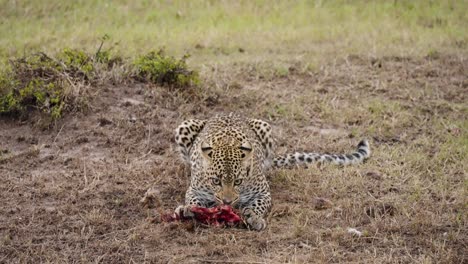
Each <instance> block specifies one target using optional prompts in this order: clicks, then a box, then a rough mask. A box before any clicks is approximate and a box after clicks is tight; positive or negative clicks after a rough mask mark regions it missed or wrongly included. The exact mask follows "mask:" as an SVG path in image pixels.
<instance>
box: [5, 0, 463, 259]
mask: <svg viewBox="0 0 468 264" xmlns="http://www.w3.org/2000/svg"><path fill="white" fill-rule="evenodd" d="M467 8H468V6H467V3H466V1H444V2H443V3H442V2H437V1H411V2H410V1H353V2H350V1H331V2H325V1H323V2H322V1H300V2H286V1H285V2H274V3H269V2H268V3H267V2H264V3H262V2H261V1H260V2H259V1H257V2H255V3H253V2H247V1H246V2H242V1H240V2H211V1H196V2H192V1H190V2H185V1H166V2H158V3H150V2H145V1H141V2H138V3H126V1H112V2H111V1H85V2H73V3H72V2H71V1H70V2H64V1H30V2H19V1H0V16H1V17H2V21H1V23H0V35H1V36H2V38H1V39H0V55H1V56H2V58H10V57H14V56H18V55H21V54H23V53H28V52H35V51H46V52H55V51H57V50H59V49H62V48H63V47H72V48H84V49H88V50H91V51H93V50H95V49H96V46H98V44H99V41H98V39H99V38H100V37H102V35H104V34H108V35H109V36H110V37H111V41H113V42H119V43H113V50H112V51H113V52H115V53H118V54H122V55H124V56H133V54H136V53H138V52H146V51H148V50H152V49H158V48H160V47H162V46H165V47H166V50H167V52H168V53H170V54H174V55H177V56H179V55H181V54H183V53H186V52H188V53H190V54H191V55H192V57H191V58H190V59H189V61H188V63H189V66H190V67H191V68H193V69H195V70H198V71H199V72H200V76H201V79H202V82H201V84H200V86H199V87H198V88H188V89H174V88H169V87H166V86H160V85H154V84H148V83H139V82H134V81H132V82H127V81H126V80H125V79H124V78H119V77H118V76H117V77H116V76H113V77H112V78H111V79H112V80H113V82H102V83H99V85H87V86H83V87H81V89H83V90H86V91H87V93H86V94H88V97H86V101H87V102H86V107H84V108H82V109H81V110H77V111H72V112H69V113H65V114H64V115H63V116H62V117H61V118H59V119H57V120H55V121H53V123H52V124H48V125H44V120H43V118H42V115H41V114H33V116H32V117H31V118H28V119H24V118H11V117H9V116H1V119H0V132H1V133H0V144H1V145H0V150H1V154H0V198H1V201H2V203H1V205H0V262H1V263H40V262H42V263H43V262H52V263H68V262H70V263H77V262H81V263H89V262H96V263H134V262H135V263H142V262H148V263H314V262H319V263H320V262H322V263H336V262H355V263H466V262H467V259H468V256H467V253H466V252H467V245H468V230H467V228H468V226H467V208H466V207H467V202H468V201H467V198H466V197H467V186H468V180H467V156H468V149H467V148H468V134H467V129H468V121H467V118H466V117H467V114H468V105H467V94H468V91H467V90H468V78H467V72H468V60H467V41H468V39H467V36H468V34H467V30H466V25H467V24H468V18H467V14H466V12H465V11H466V10H467ZM4 61H5V62H6V60H4ZM3 65H6V63H4V64H3ZM118 73H119V71H118V69H116V70H115V71H114V72H113V73H112V74H114V75H118ZM228 112H237V113H240V114H243V115H245V116H250V117H255V118H260V119H264V120H267V121H269V122H270V123H271V124H272V126H273V128H274V130H275V135H276V138H277V143H278V144H277V145H278V147H277V153H285V152H286V151H292V150H307V151H315V152H331V153H334V152H347V151H350V150H353V149H354V148H355V145H356V143H357V142H358V141H359V139H361V138H368V139H369V140H370V143H371V150H372V156H371V158H370V159H369V160H368V161H367V162H366V163H364V164H360V165H357V166H352V167H344V168H341V167H336V166H331V165H327V166H318V167H309V168H307V169H305V168H296V169H292V170H277V171H271V172H270V173H269V178H270V180H271V187H272V195H273V201H274V206H273V209H272V213H271V214H270V216H269V220H268V222H269V226H268V227H267V229H266V230H265V231H262V232H253V231H248V230H245V229H235V228H234V229H217V228H205V227H200V226H193V225H191V224H175V223H171V224H168V223H159V222H158V221H157V219H158V216H159V211H158V209H161V208H154V206H152V207H151V208H146V207H144V206H143V205H142V204H140V202H139V201H140V199H141V198H142V197H143V195H144V194H145V192H146V190H148V189H149V188H154V189H156V190H157V191H158V192H159V199H160V200H161V202H162V204H161V207H162V209H163V210H171V209H173V208H175V207H176V206H177V205H179V204H181V203H182V202H183V197H184V191H185V189H186V187H187V184H188V173H189V171H188V170H187V168H185V166H184V165H183V164H182V162H181V161H180V160H179V158H178V155H177V154H176V153H175V151H174V143H173V130H174V128H175V127H176V126H177V125H178V124H179V123H180V122H181V121H183V120H184V119H186V118H190V117H196V118H209V117H211V116H214V115H216V114H218V113H228ZM348 228H355V229H357V230H358V231H360V232H361V235H360V236H359V235H355V234H354V235H353V234H351V233H349V232H348Z"/></svg>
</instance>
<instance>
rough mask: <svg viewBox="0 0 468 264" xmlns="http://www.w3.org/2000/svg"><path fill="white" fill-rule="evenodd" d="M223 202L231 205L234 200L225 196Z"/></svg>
mask: <svg viewBox="0 0 468 264" xmlns="http://www.w3.org/2000/svg"><path fill="white" fill-rule="evenodd" d="M223 204H225V205H230V204H232V200H231V199H229V198H223Z"/></svg>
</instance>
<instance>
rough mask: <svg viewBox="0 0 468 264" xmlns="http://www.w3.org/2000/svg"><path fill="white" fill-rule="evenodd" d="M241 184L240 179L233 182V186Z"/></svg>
mask: <svg viewBox="0 0 468 264" xmlns="http://www.w3.org/2000/svg"><path fill="white" fill-rule="evenodd" d="M241 184H242V179H236V180H235V181H234V185H241Z"/></svg>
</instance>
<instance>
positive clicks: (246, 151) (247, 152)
mask: <svg viewBox="0 0 468 264" xmlns="http://www.w3.org/2000/svg"><path fill="white" fill-rule="evenodd" d="M239 149H240V150H241V151H242V154H241V157H242V158H243V159H247V158H249V157H250V156H252V144H250V142H248V141H245V142H243V143H242V145H241V146H240V147H239Z"/></svg>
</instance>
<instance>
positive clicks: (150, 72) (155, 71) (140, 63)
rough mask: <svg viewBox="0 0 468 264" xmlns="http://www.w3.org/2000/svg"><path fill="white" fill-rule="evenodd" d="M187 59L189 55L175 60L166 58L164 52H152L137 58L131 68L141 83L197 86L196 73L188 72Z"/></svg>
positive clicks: (198, 81)
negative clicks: (133, 68)
mask: <svg viewBox="0 0 468 264" xmlns="http://www.w3.org/2000/svg"><path fill="white" fill-rule="evenodd" d="M188 57H189V55H184V56H183V57H182V58H180V59H176V58H174V57H172V56H167V55H166V54H165V52H164V50H159V51H158V52H155V51H152V52H150V53H148V54H146V55H143V56H139V57H137V58H136V60H135V61H134V62H133V66H134V67H135V71H136V77H137V78H138V79H140V80H142V81H149V82H152V83H155V84H162V85H169V86H175V87H189V86H193V85H199V84H200V79H199V77H198V73H197V72H195V71H191V70H188V67H187V63H186V59H187V58H188Z"/></svg>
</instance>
